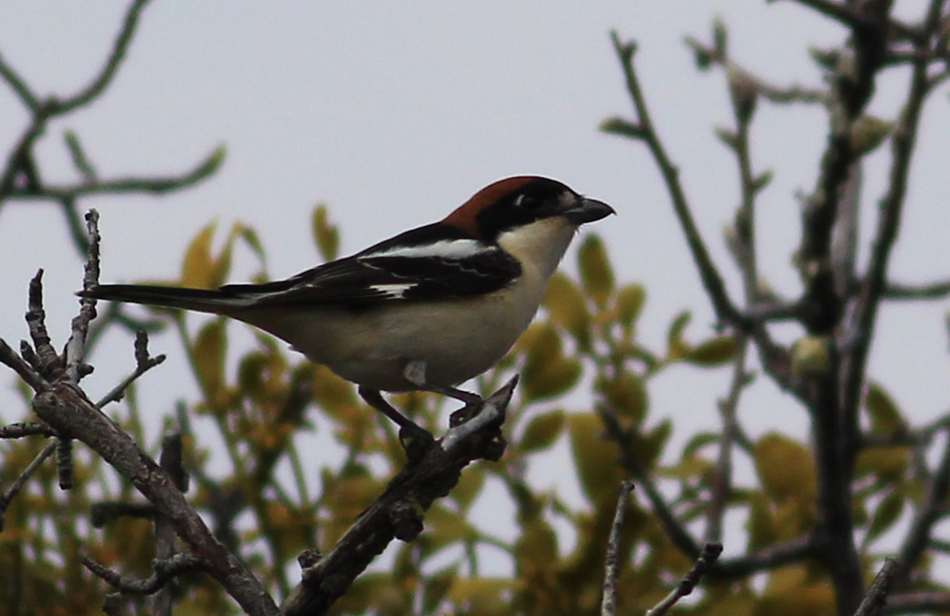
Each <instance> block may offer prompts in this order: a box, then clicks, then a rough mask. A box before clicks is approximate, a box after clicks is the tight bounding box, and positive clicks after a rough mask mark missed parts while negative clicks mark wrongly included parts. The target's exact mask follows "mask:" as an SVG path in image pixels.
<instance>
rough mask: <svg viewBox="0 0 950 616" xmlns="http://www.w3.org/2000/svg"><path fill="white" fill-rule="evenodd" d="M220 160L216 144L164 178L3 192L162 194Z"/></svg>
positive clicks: (16, 196)
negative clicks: (197, 159)
mask: <svg viewBox="0 0 950 616" xmlns="http://www.w3.org/2000/svg"><path fill="white" fill-rule="evenodd" d="M223 160H224V148H221V147H219V148H217V149H215V150H214V151H212V152H211V153H210V154H209V155H208V156H207V157H205V159H204V160H202V161H200V162H199V163H198V164H197V165H196V166H195V167H193V168H192V169H190V170H188V171H185V172H184V173H182V174H180V175H178V176H172V177H165V178H149V177H127V178H117V179H113V180H101V181H99V182H92V183H89V182H83V183H80V184H73V185H65V186H56V185H49V184H44V185H43V186H42V187H39V188H38V189H36V190H31V191H25V190H15V191H11V192H10V194H8V195H6V198H7V199H9V200H11V201H14V200H29V201H36V200H41V201H43V200H45V201H57V202H62V201H64V200H68V199H76V198H78V197H85V196H89V195H103V194H111V195H122V194H129V193H151V194H156V195H160V194H164V193H167V192H171V191H174V190H179V189H182V188H187V187H189V186H192V185H194V184H197V183H198V182H200V181H201V180H203V179H205V178H207V177H208V176H210V175H211V174H212V173H214V172H215V171H217V170H218V168H219V167H220V166H221V163H222V162H223Z"/></svg>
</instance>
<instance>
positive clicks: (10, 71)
mask: <svg viewBox="0 0 950 616" xmlns="http://www.w3.org/2000/svg"><path fill="white" fill-rule="evenodd" d="M0 77H3V80H4V81H5V82H7V85H9V86H10V88H11V89H12V90H13V91H14V92H15V93H16V95H17V96H18V97H20V102H22V103H23V105H24V106H26V108H27V109H29V110H30V111H33V112H35V111H36V109H37V108H38V107H39V105H40V103H39V99H38V98H37V96H36V95H35V94H33V91H32V90H30V86H28V85H27V84H26V81H25V80H24V79H23V78H22V77H20V74H19V73H18V72H16V70H15V69H14V68H13V67H12V66H10V65H9V64H7V61H6V60H5V59H4V58H3V55H2V54H0Z"/></svg>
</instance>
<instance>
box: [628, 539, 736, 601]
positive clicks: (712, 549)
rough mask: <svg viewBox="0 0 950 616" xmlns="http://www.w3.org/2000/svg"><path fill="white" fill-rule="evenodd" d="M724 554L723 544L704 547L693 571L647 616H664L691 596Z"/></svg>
mask: <svg viewBox="0 0 950 616" xmlns="http://www.w3.org/2000/svg"><path fill="white" fill-rule="evenodd" d="M720 554H722V544H721V543H707V544H706V545H704V546H703V551H702V552H701V553H700V554H699V558H698V559H697V560H696V564H695V565H694V566H693V568H692V570H691V571H690V572H689V573H687V574H686V575H684V576H683V579H682V580H680V583H679V584H677V586H676V588H675V589H674V590H673V591H672V592H671V593H670V594H668V595H667V596H666V597H665V598H664V599H663V600H662V601H660V602H659V603H657V604H656V605H655V606H653V607H652V608H650V609H649V610H647V611H646V616H663V614H666V613H667V612H668V611H670V608H671V607H673V606H674V605H676V604H677V602H679V600H680V599H682V598H683V597H685V596H687V595H689V594H690V593H692V592H693V589H694V588H696V585H697V584H699V581H700V580H701V579H702V577H703V576H704V575H705V574H706V573H707V572H708V571H709V570H710V569H711V568H712V566H713V565H714V564H715V563H716V559H717V558H719V555H720Z"/></svg>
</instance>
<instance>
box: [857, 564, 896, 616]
mask: <svg viewBox="0 0 950 616" xmlns="http://www.w3.org/2000/svg"><path fill="white" fill-rule="evenodd" d="M897 568H898V563H897V561H896V560H894V559H893V558H885V559H884V565H883V566H882V567H881V570H880V571H879V572H878V574H877V576H876V577H875V578H874V583H872V584H871V588H869V589H868V592H867V594H866V595H865V596H864V601H862V602H861V605H860V606H859V607H858V610H857V611H856V612H855V613H854V616H875V615H876V614H880V613H881V609H882V608H883V607H884V606H886V605H887V593H888V591H889V590H890V588H891V585H892V583H893V582H894V575H895V572H896V570H897Z"/></svg>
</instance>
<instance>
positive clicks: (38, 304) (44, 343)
mask: <svg viewBox="0 0 950 616" xmlns="http://www.w3.org/2000/svg"><path fill="white" fill-rule="evenodd" d="M26 323H27V326H28V327H29V330H30V338H31V339H32V340H33V349H34V350H35V352H36V355H35V357H36V365H34V366H33V367H34V368H35V369H36V370H37V372H39V373H40V374H41V375H42V376H43V378H45V379H47V380H54V379H56V378H58V376H59V375H60V374H61V373H62V371H63V360H62V358H61V357H60V356H59V355H57V354H56V349H54V348H53V345H52V344H51V342H50V337H49V332H48V331H47V329H46V311H45V310H44V309H43V270H39V271H37V272H36V276H34V277H33V279H32V280H30V294H29V306H28V308H27V312H26Z"/></svg>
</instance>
